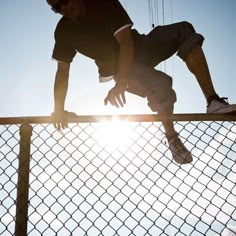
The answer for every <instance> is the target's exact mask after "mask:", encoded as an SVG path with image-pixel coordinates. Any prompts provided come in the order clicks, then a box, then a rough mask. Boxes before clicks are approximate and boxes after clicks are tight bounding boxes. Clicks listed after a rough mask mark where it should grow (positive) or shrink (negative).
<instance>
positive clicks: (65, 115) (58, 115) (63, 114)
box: [51, 111, 77, 131]
mask: <svg viewBox="0 0 236 236" xmlns="http://www.w3.org/2000/svg"><path fill="white" fill-rule="evenodd" d="M51 117H52V119H53V125H54V127H55V128H56V129H57V130H59V131H60V130H61V129H65V128H68V119H69V118H74V117H77V115H76V114H75V113H73V112H68V111H55V112H53V113H52V114H51Z"/></svg>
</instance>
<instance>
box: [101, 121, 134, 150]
mask: <svg viewBox="0 0 236 236" xmlns="http://www.w3.org/2000/svg"><path fill="white" fill-rule="evenodd" d="M132 132H133V129H132V127H131V125H130V124H129V122H127V121H125V120H121V119H119V118H112V120H111V121H103V122H102V126H101V128H100V130H99V133H100V137H101V138H100V140H99V144H100V145H101V146H103V147H104V148H105V149H106V151H113V150H114V149H116V148H127V149H128V148H129V147H130V145H131V144H132V139H131V133H132Z"/></svg>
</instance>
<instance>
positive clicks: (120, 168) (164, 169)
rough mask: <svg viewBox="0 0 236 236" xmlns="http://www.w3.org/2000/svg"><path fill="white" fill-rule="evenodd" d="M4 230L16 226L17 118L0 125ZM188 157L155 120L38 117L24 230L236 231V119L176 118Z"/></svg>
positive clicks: (1, 231)
mask: <svg viewBox="0 0 236 236" xmlns="http://www.w3.org/2000/svg"><path fill="white" fill-rule="evenodd" d="M0 127H1V129H0V131H1V137H0V147H1V149H0V150H1V151H0V166H1V167H0V170H1V172H0V178H1V193H0V198H1V205H0V217H1V223H0V235H4V236H5V235H13V234H14V227H15V210H16V209H15V202H16V185H17V172H18V153H19V147H18V146H19V135H18V131H19V126H17V125H9V126H0ZM175 127H176V129H177V131H178V132H179V134H180V136H181V139H182V140H183V142H184V143H185V145H186V147H187V148H188V149H189V150H191V152H192V154H193V157H194V160H193V162H192V163H191V164H187V165H179V164H176V163H175V162H174V161H173V160H172V156H171V153H170V151H169V149H168V145H167V141H166V140H165V136H164V133H163V127H162V125H161V123H160V122H125V121H119V120H113V121H111V122H106V121H104V122H96V123H93V122H91V123H79V124H70V125H69V128H68V129H66V130H65V131H63V132H59V131H57V130H55V129H54V127H53V126H52V125H51V124H34V125H33V134H32V137H31V140H32V143H31V161H30V188H29V207H28V235H32V236H37V235H47V236H48V235H49V236H50V235H63V236H66V235H89V236H90V235H91V236H96V235H105V236H111V235H121V236H125V235H127V236H128V235H135V236H141V235H147V236H149V235H150V236H151V235H152V236H158V235H167V236H169V235H171V236H172V235H178V236H184V235H186V236H189V235H191V236H198V235H207V236H212V235H226V236H229V235H236V209H235V205H236V186H235V180H236V162H235V160H236V142H235V141H236V126H235V122H231V121H185V122H183V121H177V122H175Z"/></svg>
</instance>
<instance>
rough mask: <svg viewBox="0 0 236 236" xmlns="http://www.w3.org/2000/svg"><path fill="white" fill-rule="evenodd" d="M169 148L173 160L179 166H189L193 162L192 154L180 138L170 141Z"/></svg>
mask: <svg viewBox="0 0 236 236" xmlns="http://www.w3.org/2000/svg"><path fill="white" fill-rule="evenodd" d="M169 148H170V151H171V153H172V156H173V159H174V160H175V161H176V162H177V163H179V164H188V163H191V162H192V161H193V157H192V155H191V152H189V151H188V149H187V148H186V147H185V146H184V144H183V143H182V141H181V140H180V138H179V137H178V136H176V137H174V138H173V139H171V140H170V141H169Z"/></svg>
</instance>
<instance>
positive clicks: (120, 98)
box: [116, 94, 124, 108]
mask: <svg viewBox="0 0 236 236" xmlns="http://www.w3.org/2000/svg"><path fill="white" fill-rule="evenodd" d="M116 100H117V101H118V103H119V104H120V106H121V107H123V106H124V104H123V102H124V100H123V96H122V94H121V95H120V94H118V95H117V96H116ZM117 105H118V104H117ZM118 108H119V106H118Z"/></svg>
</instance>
